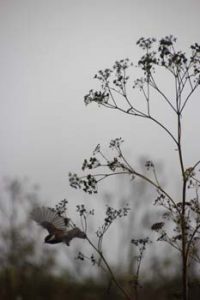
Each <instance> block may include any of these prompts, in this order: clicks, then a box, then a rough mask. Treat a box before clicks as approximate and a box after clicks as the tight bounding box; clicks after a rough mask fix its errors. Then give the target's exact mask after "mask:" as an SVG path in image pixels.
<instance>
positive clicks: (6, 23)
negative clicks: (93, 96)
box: [0, 0, 200, 278]
mask: <svg viewBox="0 0 200 300" xmlns="http://www.w3.org/2000/svg"><path fill="white" fill-rule="evenodd" d="M199 12H200V1H199V0H173V1H172V0H171V1H170V0H169V1H164V0H121V1H120V0H98V1H96V0H82V1H81V0H79V1H77V0H71V1H69V0H17V1H15V0H0V143H1V146H0V189H1V191H2V188H3V185H4V182H5V178H11V179H13V178H14V179H15V178H17V179H19V180H22V182H25V183H26V184H27V182H28V180H29V181H30V182H31V184H33V185H34V184H35V185H37V186H38V187H40V189H39V192H38V193H39V199H40V201H41V203H42V204H43V205H46V206H49V205H51V206H54V205H56V204H57V203H58V202H59V201H60V200H61V199H63V198H67V199H68V200H69V201H70V205H69V207H75V205H76V204H77V203H78V202H80V203H85V204H86V206H89V207H90V205H91V208H93V207H97V208H98V209H97V213H96V216H95V218H96V220H97V223H98V222H101V221H102V220H103V217H102V211H105V202H107V203H111V202H112V201H111V200H113V203H115V202H114V201H115V200H116V201H117V200H119V199H121V200H122V202H123V201H124V203H125V202H126V203H127V202H128V201H129V202H131V201H132V200H133V196H134V199H135V210H134V211H133V212H132V213H133V218H132V219H130V220H129V221H128V222H129V223H124V221H122V222H121V223H119V224H118V225H117V226H118V227H117V226H116V229H117V230H115V231H114V232H112V246H113V245H114V241H116V240H117V239H118V238H119V241H118V242H121V243H122V247H121V248H120V247H118V248H117V247H116V248H115V249H114V251H115V252H111V253H110V259H111V263H112V262H113V260H114V259H115V255H113V253H115V254H116V257H117V258H118V268H120V263H121V266H122V267H123V263H124V261H123V259H124V257H123V255H124V254H123V253H124V252H120V251H121V249H122V248H123V245H125V243H127V240H126V238H128V241H129V240H130V238H131V237H132V236H130V232H131V235H132V234H134V233H138V232H140V230H141V228H140V227H139V226H140V225H138V224H139V223H137V221H138V220H140V224H141V223H142V222H143V221H145V222H146V224H147V223H148V225H150V224H152V222H154V221H155V219H154V220H153V218H154V217H155V216H156V215H153V214H152V219H151V220H149V219H148V216H147V215H146V213H148V212H150V209H152V202H153V200H154V198H153V195H152V193H151V192H152V190H147V189H146V188H145V187H144V186H142V185H141V182H140V183H139V185H138V189H137V190H136V189H134V187H135V185H134V184H133V185H134V186H131V185H130V182H129V181H127V180H126V179H124V178H122V177H119V178H115V179H113V180H111V181H110V180H109V181H108V182H102V183H101V184H100V185H99V194H98V195H92V196H90V195H88V194H84V193H83V192H82V191H76V190H74V189H72V188H71V187H70V186H69V184H68V173H69V172H77V173H80V172H81V166H82V162H83V160H84V159H85V158H89V157H90V156H91V154H92V152H93V150H94V148H95V147H96V145H97V144H99V143H100V144H101V145H102V146H103V148H104V149H106V148H107V145H108V144H109V141H110V140H111V139H114V138H117V137H122V138H123V139H124V141H125V142H124V144H123V150H124V153H125V154H126V156H127V158H128V159H129V161H130V162H131V163H132V164H133V165H134V166H135V164H136V166H139V167H141V164H142V163H143V164H144V159H145V158H146V159H151V160H153V161H154V162H156V163H157V164H158V166H159V167H160V174H161V175H162V182H163V183H164V184H165V185H166V186H167V189H168V190H169V191H170V192H172V193H173V195H178V190H177V187H178V184H179V182H178V180H177V178H178V176H179V175H180V173H179V171H180V170H179V168H177V167H178V165H177V152H176V151H175V147H174V144H173V143H172V141H170V139H169V137H168V136H167V135H165V133H164V132H163V131H161V129H160V128H158V127H156V126H155V124H153V123H151V122H148V121H147V120H142V119H135V118H133V117H131V116H127V115H123V114H121V113H120V112H115V111H112V110H108V109H105V108H103V107H98V106H97V105H94V104H91V105H89V106H87V107H86V106H85V104H84V101H83V100H84V96H85V95H86V94H87V93H88V91H89V90H90V89H92V88H94V89H98V87H99V86H98V82H97V80H95V79H93V77H94V75H95V74H96V73H97V71H98V70H101V69H105V68H111V67H112V66H113V64H114V62H115V61H116V60H120V59H123V58H127V57H128V58H130V60H131V61H133V63H134V64H136V63H137V61H138V59H139V58H140V56H141V55H142V54H143V52H142V51H141V50H140V49H139V47H138V46H136V42H137V40H138V39H139V38H140V37H155V38H157V39H158V40H159V39H160V38H162V37H165V36H166V35H170V34H173V35H174V36H175V37H177V38H178V41H177V49H181V50H183V51H186V52H188V50H189V46H190V45H191V44H193V43H195V42H197V43H199V42H200V36H199V28H200V18H199ZM131 72H132V73H131V80H132V82H130V90H129V95H130V99H131V97H133V98H134V93H135V91H134V90H132V89H131V86H132V85H133V80H134V79H136V78H137V76H138V74H137V70H135V69H134V68H133V69H132V70H131ZM159 80H160V83H161V85H162V86H163V87H164V88H165V89H166V91H167V92H169V93H170V95H173V91H172V90H171V89H172V88H173V86H172V85H171V84H170V82H169V80H168V78H167V77H162V78H159ZM154 100H155V101H157V99H154ZM155 103H156V102H155ZM154 108H155V114H156V115H157V116H158V117H162V118H164V120H165V121H166V123H167V124H168V125H169V126H170V127H171V128H172V129H173V128H174V126H175V123H174V120H173V119H172V118H171V115H168V114H167V112H166V111H165V110H164V112H163V111H162V112H161V108H162V107H161V106H160V104H159V103H157V104H155V107H154ZM199 109H200V104H199V96H198V93H197V94H194V96H193V97H192V101H191V102H189V104H188V106H187V108H186V112H185V114H184V122H183V123H184V125H183V131H184V136H183V152H184V157H185V165H186V167H190V166H192V165H194V163H195V162H196V161H198V160H199V158H200V151H199V149H200V140H199V127H200V121H199V116H200V114H199ZM106 151H107V150H106ZM24 178H25V181H23V180H24ZM28 184H29V183H28ZM12 187H13V186H12ZM14 187H15V188H16V186H14ZM10 191H12V190H10ZM36 191H37V189H36ZM19 194H20V193H19ZM6 197H8V196H3V193H2V192H1V195H0V211H1V212H3V210H4V209H5V208H4V203H3V201H2V199H7V198H6ZM26 197H27V196H26ZM26 197H24V196H23V197H21V198H23V201H22V202H21V203H23V209H24V208H26V206H27V207H28V205H29V203H27V199H29V200H30V201H33V202H34V200H35V199H36V198H37V197H36V196H35V194H34V193H33V194H31V193H29V198H26ZM11 199H12V193H11ZM13 199H14V198H13ZM20 201H21V200H20ZM145 201H146V202H145ZM11 203H12V201H11ZM132 203H133V201H132ZM11 206H12V205H11ZM145 207H146V210H144V208H145ZM7 209H8V210H10V207H7ZM23 209H21V211H20V205H19V206H18V204H16V207H14V206H13V215H15V213H16V211H17V213H16V215H15V216H17V217H18V218H19V219H20V218H21V217H22V216H23V217H24V215H25V214H26V212H24V210H23ZM134 216H136V217H134ZM9 217H10V219H11V220H12V219H13V217H12V214H10V215H9ZM17 217H16V219H17ZM6 218H7V217H5V220H6ZM7 219H8V218H7ZM10 219H9V220H10ZM1 222H4V221H2V220H1ZM28 222H29V223H30V220H28ZM131 222H132V223H131ZM134 222H135V223H134ZM94 223H95V222H94V220H91V224H90V226H91V227H92V226H93V225H94ZM6 224H7V223H6ZM8 224H9V221H8ZM99 224H100V223H99ZM133 224H136V225H134V226H135V227H134V226H133ZM11 225H12V224H11ZM30 226H31V225H30ZM123 226H127V227H126V228H128V229H129V231H128V232H127V233H126V232H124V230H123V229H124V228H125V227H123ZM137 226H138V227H137ZM13 227H15V224H14V225H13ZM133 227H134V229H136V230H135V231H134V232H132V231H131V230H132V228H133ZM37 230H38V231H37ZM31 232H32V235H33V236H35V237H36V236H37V234H38V237H39V238H38V240H37V243H38V245H39V247H38V248H37V251H39V253H40V252H42V251H43V252H44V254H43V255H46V253H47V252H45V251H47V249H48V250H49V249H50V247H49V245H43V235H40V233H39V229H37V227H36V225H35V226H34V229H33V228H32V231H31ZM42 234H43V233H42ZM44 234H45V233H44ZM126 234H127V235H126ZM128 234H129V235H128ZM106 242H107V244H108V245H110V240H109V238H107V239H106ZM106 242H105V244H106ZM82 243H83V244H85V243H86V241H83V242H82V241H81V242H80V241H76V242H74V243H73V247H72V248H71V247H69V248H67V251H66V246H64V245H63V247H60V248H59V249H63V250H64V251H63V253H62V254H60V256H59V257H60V261H61V262H63V258H64V259H66V258H67V259H68V263H69V266H70V259H71V267H72V269H73V268H74V269H75V268H77V269H76V270H75V271H76V275H77V276H78V275H79V276H80V277H81V275H82V274H84V273H86V272H87V270H88V269H87V270H86V269H84V268H83V269H79V268H78V267H77V266H78V265H75V263H74V260H73V262H72V258H74V252H73V250H74V249H75V250H77V249H79V248H78V247H79V245H81V247H82ZM41 245H42V247H41ZM0 246H1V244H0ZM77 246H78V247H77ZM11 248H12V247H11ZM72 249H73V250H72ZM49 251H51V249H50V250H49ZM153 251H154V254H156V251H158V253H161V252H162V248H161V247H160V248H158V249H157V250H155V249H154V250H153ZM43 252H42V253H43ZM163 253H164V252H163ZM168 253H169V252H168ZM17 255H18V254H17ZM155 256H156V255H155ZM169 256H170V255H169ZM38 257H39V254H38ZM41 257H44V256H42V254H41ZM120 257H121V260H120V259H119V258H120ZM125 259H126V257H125ZM42 260H43V258H42ZM127 262H128V263H129V261H128V260H127ZM153 264H154V262H153V261H151V265H153ZM156 264H157V262H156V261H155V264H154V267H153V268H154V271H155V272H157V269H156ZM63 265H64V264H63ZM175 265H176V264H175ZM165 267H166V270H167V265H165ZM171 267H172V268H173V267H174V266H173V265H172V266H171ZM172 268H171V269H170V272H171V270H172ZM93 272H94V271H93V270H90V274H92V273H93ZM157 274H158V275H157V276H159V273H158V272H157ZM148 276H149V278H150V277H151V274H150V273H148Z"/></svg>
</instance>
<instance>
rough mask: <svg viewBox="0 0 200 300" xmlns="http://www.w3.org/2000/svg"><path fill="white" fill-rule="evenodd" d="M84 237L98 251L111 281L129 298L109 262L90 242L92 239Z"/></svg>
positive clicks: (129, 299)
mask: <svg viewBox="0 0 200 300" xmlns="http://www.w3.org/2000/svg"><path fill="white" fill-rule="evenodd" d="M86 239H87V241H88V243H89V244H90V245H91V246H92V248H93V249H94V250H95V251H96V252H97V253H98V255H99V256H100V258H101V259H102V261H103V262H104V264H105V266H106V268H107V270H108V272H109V273H110V276H111V279H112V281H113V282H114V283H115V285H116V286H117V287H118V289H119V290H120V291H121V293H122V294H123V295H124V296H125V297H126V299H128V300H131V297H130V296H129V294H128V293H127V292H126V291H125V290H124V289H123V288H122V286H121V285H120V284H119V282H118V281H117V279H116V278H115V275H114V273H113V271H112V270H111V268H110V266H109V264H108V263H107V261H106V259H105V257H104V255H103V253H102V252H100V251H99V250H98V248H97V247H96V246H95V245H94V244H93V243H92V241H91V240H90V239H89V238H88V237H86Z"/></svg>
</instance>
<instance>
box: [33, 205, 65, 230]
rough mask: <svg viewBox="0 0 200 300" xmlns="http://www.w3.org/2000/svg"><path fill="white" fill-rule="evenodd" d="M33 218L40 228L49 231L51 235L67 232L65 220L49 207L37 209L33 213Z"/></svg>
mask: <svg viewBox="0 0 200 300" xmlns="http://www.w3.org/2000/svg"><path fill="white" fill-rule="evenodd" d="M31 218H32V219H33V220H34V221H35V222H37V223H38V224H39V225H40V226H42V227H43V228H45V229H47V230H48V232H49V233H50V234H54V233H55V231H60V230H61V231H65V230H66V222H65V218H63V217H61V216H59V215H58V214H57V212H55V211H53V210H52V209H50V208H48V207H37V208H35V209H34V210H33V211H32V212H31Z"/></svg>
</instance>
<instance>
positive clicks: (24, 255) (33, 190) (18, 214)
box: [0, 178, 200, 300]
mask: <svg viewBox="0 0 200 300" xmlns="http://www.w3.org/2000/svg"><path fill="white" fill-rule="evenodd" d="M122 180H123V179H121V178H120V184H121V185H124V186H125V185H126V183H125V182H123V181H122ZM137 186H138V189H137V190H134V195H135V198H136V200H135V202H134V203H135V204H134V205H135V210H137V218H136V217H134V211H133V216H130V217H129V219H128V220H127V221H126V220H122V221H121V222H122V223H119V224H116V228H113V229H114V230H115V232H117V235H116V238H117V240H118V243H117V251H116V252H115V254H114V255H115V256H116V261H115V264H114V265H113V261H112V262H111V265H112V267H113V269H114V271H115V272H116V274H117V277H118V279H119V281H120V282H121V284H122V285H124V286H125V287H126V288H127V290H129V291H130V290H132V291H133V278H134V272H135V270H136V267H137V262H136V259H135V257H136V255H137V251H136V249H134V248H133V245H131V244H130V246H129V247H126V245H127V241H126V240H127V239H128V240H130V239H131V238H133V237H134V236H133V227H134V226H137V227H134V228H136V229H135V232H136V233H138V234H140V233H141V232H142V233H143V235H145V234H148V231H147V232H146V228H147V227H148V226H149V224H150V223H151V222H152V221H153V220H151V217H152V216H156V214H154V215H153V212H152V211H151V208H150V206H149V207H147V204H144V202H145V195H146V194H147V193H148V197H149V193H150V191H149V190H148V191H147V190H146V187H145V186H144V185H142V184H140V183H139V184H138V183H137ZM0 191H1V193H0V299H2V300H14V299H15V300H32V299H33V300H43V299H49V300H51V299H52V300H58V299H59V300H62V299H69V300H71V299H80V300H82V299H85V300H92V299H94V300H100V299H105V300H106V299H123V296H122V295H121V294H120V292H119V291H118V290H117V289H116V288H115V286H114V285H113V284H112V283H111V282H110V280H109V276H108V275H106V274H105V273H104V272H102V271H99V274H94V272H93V271H91V272H90V269H92V268H95V266H92V265H91V264H89V266H88V267H87V268H88V269H87V270H88V271H85V270H83V268H85V267H86V262H81V261H78V260H73V262H72V264H74V269H76V272H75V271H74V272H73V268H68V266H67V265H66V268H64V269H62V271H59V268H58V265H57V256H58V255H57V254H58V253H57V247H50V246H49V245H44V244H43V241H42V239H43V237H42V236H41V230H40V228H38V231H37V228H36V226H33V224H32V222H30V218H29V213H30V210H31V208H32V206H33V205H37V203H38V205H39V203H40V199H39V190H38V188H37V186H30V184H29V183H28V184H27V181H26V180H25V181H19V180H15V179H14V180H11V179H6V180H2V181H1V186H0ZM131 195H132V192H130V195H129V196H128V195H126V197H127V198H128V197H132V196H131ZM137 195H138V201H137ZM141 195H143V197H142V198H143V201H141V200H140V199H141ZM108 198H109V197H108V195H107V196H106V197H105V201H107V202H112V201H111V199H110V198H109V199H108ZM129 200H131V199H125V198H124V199H123V198H121V199H120V201H121V202H123V201H124V202H127V201H129ZM149 203H150V202H149ZM104 204H105V203H104ZM144 205H145V206H146V207H145V208H146V209H145V210H146V211H148V212H149V215H148V214H146V215H144V216H143V218H142V217H141V216H142V213H141V212H142V211H143V213H144ZM140 213H141V214H140ZM150 216H151V217H150ZM138 218H139V219H140V222H139V223H138ZM123 222H127V223H126V226H123V225H124V223H123ZM136 224H137V225H136ZM125 228H126V231H125ZM125 249H126V250H125ZM163 249H164V248H162V250H161V251H162V252H163V253H164V255H162V258H161V259H159V257H157V253H156V252H155V248H153V246H151V250H148V249H147V250H146V251H147V254H145V255H146V256H147V261H146V262H145V261H144V264H143V267H142V270H141V278H140V279H141V282H140V284H141V286H140V287H139V299H141V300H143V299H154V300H157V299H159V300H165V299H179V298H180V292H179V291H180V284H181V283H180V280H179V275H180V272H179V265H178V264H177V263H176V261H175V260H173V255H172V256H171V253H170V252H169V251H168V250H167V251H165V250H163ZM80 250H81V249H80ZM115 250H116V249H115ZM109 252H110V257H112V256H113V253H112V250H109V251H108V254H109ZM73 255H74V253H72V256H73ZM108 258H109V255H108ZM81 268H82V270H81ZM196 271H197V270H196V268H194V276H193V278H194V280H193V282H191V287H192V289H191V299H194V300H196V299H199V295H200V287H199V283H198V278H197V276H196V274H197V272H196ZM77 272H78V273H79V275H81V274H84V275H83V276H82V278H80V277H81V276H79V277H77V276H76V275H75V274H76V273H77ZM90 274H93V277H92V275H90ZM133 293H134V292H133ZM133 299H134V298H133Z"/></svg>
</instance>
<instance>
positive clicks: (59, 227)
mask: <svg viewBox="0 0 200 300" xmlns="http://www.w3.org/2000/svg"><path fill="white" fill-rule="evenodd" d="M31 218H32V220H34V221H35V222H36V223H38V224H39V225H40V226H42V227H43V228H45V229H47V230H48V232H49V234H48V235H47V236H46V237H45V239H44V242H45V243H48V244H58V243H65V244H66V245H67V246H69V245H70V241H71V240H72V239H74V238H81V239H85V238H86V234H85V233H84V232H83V231H81V230H80V229H79V228H78V227H74V228H72V229H69V219H68V218H64V217H62V216H60V215H59V214H58V213H57V212H56V211H54V210H53V209H51V208H48V207H37V208H35V209H34V210H33V211H32V212H31Z"/></svg>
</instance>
